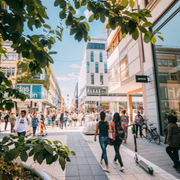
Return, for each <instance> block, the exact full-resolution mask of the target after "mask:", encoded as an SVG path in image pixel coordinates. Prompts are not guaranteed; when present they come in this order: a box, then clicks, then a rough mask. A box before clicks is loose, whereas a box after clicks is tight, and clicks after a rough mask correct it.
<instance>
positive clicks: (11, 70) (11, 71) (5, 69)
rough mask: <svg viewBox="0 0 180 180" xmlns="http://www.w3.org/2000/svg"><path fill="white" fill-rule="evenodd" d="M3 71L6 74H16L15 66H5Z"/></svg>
mask: <svg viewBox="0 0 180 180" xmlns="http://www.w3.org/2000/svg"><path fill="white" fill-rule="evenodd" d="M2 72H3V73H4V75H5V76H8V77H9V76H14V74H15V68H7V67H3V68H2Z"/></svg>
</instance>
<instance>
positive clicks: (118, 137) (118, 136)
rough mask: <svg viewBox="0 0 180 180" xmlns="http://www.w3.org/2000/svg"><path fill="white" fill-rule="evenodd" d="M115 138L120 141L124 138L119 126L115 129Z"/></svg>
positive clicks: (122, 130)
mask: <svg viewBox="0 0 180 180" xmlns="http://www.w3.org/2000/svg"><path fill="white" fill-rule="evenodd" d="M116 138H117V139H121V140H124V138H125V133H124V129H123V128H122V127H121V126H118V127H117V129H116Z"/></svg>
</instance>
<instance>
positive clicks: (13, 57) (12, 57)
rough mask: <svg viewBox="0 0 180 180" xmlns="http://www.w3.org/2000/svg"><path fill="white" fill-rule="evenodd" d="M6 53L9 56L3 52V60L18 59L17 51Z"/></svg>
mask: <svg viewBox="0 0 180 180" xmlns="http://www.w3.org/2000/svg"><path fill="white" fill-rule="evenodd" d="M6 55H7V58H6V57H5V56H4V54H2V55H1V60H10V61H14V60H16V53H15V52H7V53H6Z"/></svg>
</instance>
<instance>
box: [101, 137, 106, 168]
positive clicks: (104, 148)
mask: <svg viewBox="0 0 180 180" xmlns="http://www.w3.org/2000/svg"><path fill="white" fill-rule="evenodd" d="M107 139H108V137H104V136H100V137H99V143H100V146H101V149H102V156H101V159H104V161H105V164H106V166H108V159H107V154H106V147H107Z"/></svg>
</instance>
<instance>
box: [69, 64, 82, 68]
mask: <svg viewBox="0 0 180 180" xmlns="http://www.w3.org/2000/svg"><path fill="white" fill-rule="evenodd" d="M69 67H72V68H80V67H81V66H79V65H78V64H72V65H70V66H69Z"/></svg>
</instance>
